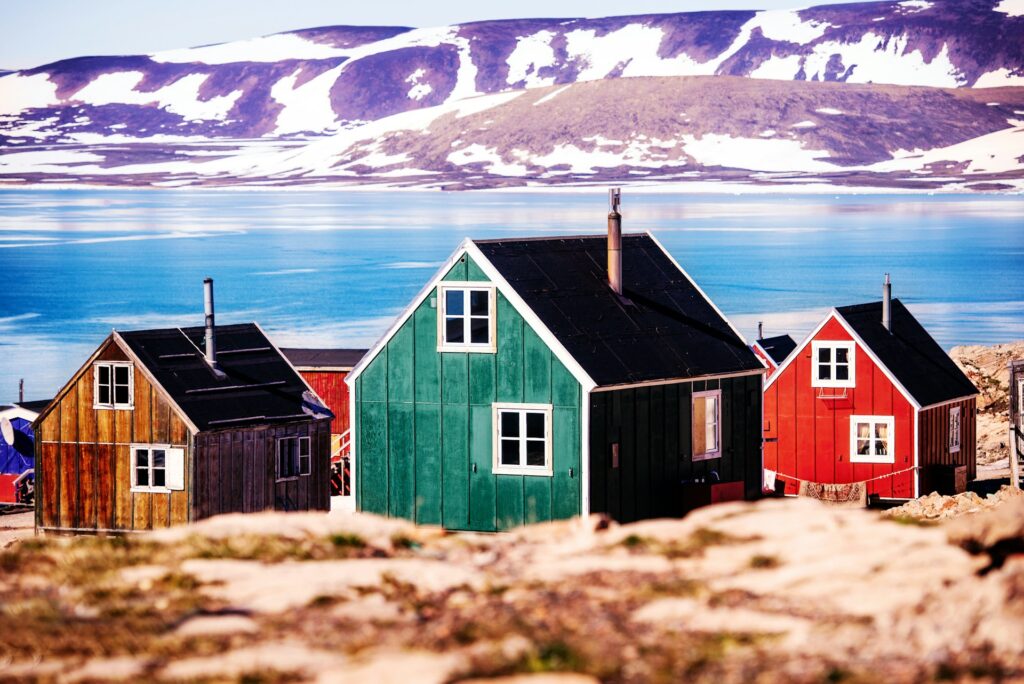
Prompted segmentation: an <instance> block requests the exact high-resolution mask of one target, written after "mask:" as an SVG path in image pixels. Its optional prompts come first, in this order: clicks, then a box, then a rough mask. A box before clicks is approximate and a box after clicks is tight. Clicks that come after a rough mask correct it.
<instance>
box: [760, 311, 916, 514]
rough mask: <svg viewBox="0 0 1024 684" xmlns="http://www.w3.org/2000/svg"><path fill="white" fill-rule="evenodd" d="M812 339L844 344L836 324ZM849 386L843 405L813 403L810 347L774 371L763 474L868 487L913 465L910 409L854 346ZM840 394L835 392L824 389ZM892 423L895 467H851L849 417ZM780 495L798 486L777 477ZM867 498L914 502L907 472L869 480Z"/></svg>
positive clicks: (766, 402) (843, 335) (815, 392)
mask: <svg viewBox="0 0 1024 684" xmlns="http://www.w3.org/2000/svg"><path fill="white" fill-rule="evenodd" d="M814 339H816V340H837V341H851V340H852V339H853V338H852V337H850V335H849V334H848V333H847V332H846V330H845V329H844V328H843V327H842V325H840V324H839V323H838V322H837V321H836V320H835V319H833V320H830V321H829V322H828V323H826V324H825V326H824V327H822V329H821V330H820V331H819V332H818V334H817V336H816V337H815V338H814ZM854 353H855V355H856V360H855V366H856V376H855V377H856V387H853V388H849V389H847V390H846V398H845V399H819V398H818V396H817V395H818V389H817V388H815V387H811V374H812V371H813V365H812V362H811V361H812V360H811V345H810V344H808V345H807V346H806V347H804V348H803V349H802V350H800V351H799V355H798V356H797V358H795V359H793V361H792V362H791V363H790V364H789V366H787V367H786V369H785V370H784V371H781V373H782V374H781V375H779V376H778V377H777V378H776V379H775V381H774V383H773V384H772V386H771V387H769V388H768V390H767V391H766V392H765V396H764V426H763V429H764V437H765V445H764V467H765V468H769V469H771V470H775V471H777V472H779V473H782V474H784V475H790V476H794V477H798V478H801V479H805V480H810V481H813V482H827V483H846V482H857V481H861V480H868V479H871V478H874V477H878V476H880V475H885V474H886V473H895V472H898V471H902V470H906V469H907V468H911V467H912V466H913V465H914V408H913V406H911V404H910V402H908V401H907V400H906V398H905V397H904V396H903V394H902V393H901V392H900V391H899V390H898V389H897V388H896V386H895V385H894V384H893V383H892V382H890V380H889V379H888V378H887V377H886V375H885V373H884V372H883V371H882V369H881V368H879V367H878V366H877V365H876V364H875V363H874V362H873V361H872V360H871V358H870V357H869V356H868V355H867V353H866V352H865V351H864V350H863V349H862V348H861V347H860V346H859V345H857V347H856V349H855V352H854ZM824 391H825V392H826V393H828V394H830V395H832V394H839V393H841V392H842V390H834V389H827V390H824ZM853 415H866V416H893V418H894V422H893V428H894V448H893V451H894V461H895V462H894V463H892V464H874V463H852V462H851V461H850V416H853ZM784 481H785V483H786V493H787V494H795V493H796V492H797V491H798V488H799V487H798V485H797V484H796V483H794V482H792V481H791V480H790V479H788V478H784ZM868 492H869V493H871V494H879V495H880V496H882V497H884V498H897V499H905V498H910V497H912V496H913V495H914V473H913V472H905V473H902V474H900V475H894V476H892V477H883V478H882V479H878V480H874V481H872V482H871V483H870V484H869V485H868Z"/></svg>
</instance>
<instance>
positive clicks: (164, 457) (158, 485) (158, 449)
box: [131, 444, 185, 492]
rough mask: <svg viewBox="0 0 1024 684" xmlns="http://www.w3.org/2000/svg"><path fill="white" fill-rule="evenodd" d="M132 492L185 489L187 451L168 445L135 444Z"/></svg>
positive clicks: (133, 447)
mask: <svg viewBox="0 0 1024 684" xmlns="http://www.w3.org/2000/svg"><path fill="white" fill-rule="evenodd" d="M131 450H132V491H133V492H169V491H180V490H183V489H184V488H185V450H184V449H182V448H180V447H172V446H170V445H167V444H133V445H132V447H131Z"/></svg>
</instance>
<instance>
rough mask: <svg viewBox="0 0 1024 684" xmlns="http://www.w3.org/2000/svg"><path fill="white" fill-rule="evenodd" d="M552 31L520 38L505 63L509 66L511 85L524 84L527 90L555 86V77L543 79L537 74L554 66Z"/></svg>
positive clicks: (508, 80)
mask: <svg viewBox="0 0 1024 684" xmlns="http://www.w3.org/2000/svg"><path fill="white" fill-rule="evenodd" d="M554 37H555V34H554V33H552V32H551V31H538V32H537V33H534V34H533V35H529V36H519V37H518V38H517V42H516V46H515V48H514V49H513V50H512V52H511V53H510V54H509V56H508V59H506V60H505V62H506V63H507V64H508V79H507V82H508V84H509V85H516V84H518V83H519V82H520V81H522V82H524V86H525V87H527V88H542V87H544V86H549V85H553V84H554V82H555V78H554V76H548V77H545V78H541V77H540V76H538V75H537V72H538V71H540V70H541V69H542V68H544V67H550V66H554V64H555V50H554V48H553V47H551V39H552V38H554Z"/></svg>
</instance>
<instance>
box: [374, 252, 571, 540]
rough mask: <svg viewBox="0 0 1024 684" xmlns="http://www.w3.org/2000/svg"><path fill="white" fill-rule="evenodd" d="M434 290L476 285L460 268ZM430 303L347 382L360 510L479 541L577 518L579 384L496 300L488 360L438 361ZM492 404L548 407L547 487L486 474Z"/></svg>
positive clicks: (468, 264)
mask: <svg viewBox="0 0 1024 684" xmlns="http://www.w3.org/2000/svg"><path fill="white" fill-rule="evenodd" d="M445 280H455V281H467V280H469V281H486V277H485V276H484V275H483V273H482V272H481V271H480V269H479V268H478V267H477V265H476V264H474V263H473V262H472V260H471V259H469V258H468V257H466V258H465V259H464V260H463V261H461V262H459V263H457V264H456V265H455V266H454V267H453V268H452V270H451V271H450V272H449V273H448V274H447V275H446V276H445ZM436 296H437V295H436V291H435V293H433V294H432V295H430V296H429V297H428V298H427V299H426V300H424V302H423V303H422V304H421V305H420V306H419V308H418V309H417V310H416V311H415V312H414V313H413V315H412V316H411V317H410V318H409V320H408V321H406V323H405V325H403V326H402V328H401V329H399V331H398V332H397V333H396V334H395V335H394V336H393V337H392V338H391V340H390V341H389V342H388V344H387V346H386V347H385V349H383V350H382V351H381V352H380V354H379V355H378V356H377V357H376V358H375V359H374V360H373V362H372V363H370V364H369V365H368V366H367V367H366V369H365V370H364V371H363V373H362V374H361V375H360V376H359V378H358V379H357V381H356V387H355V393H356V397H355V401H356V402H357V404H356V442H355V443H356V448H357V464H356V472H357V492H356V497H357V505H358V506H359V508H360V510H363V511H367V512H372V513H378V514H381V515H389V516H394V517H402V518H408V519H409V520H413V521H415V522H417V523H420V524H430V525H443V526H445V527H447V528H449V529H460V530H481V531H493V530H504V529H510V528H512V527H516V526H519V525H523V524H526V523H533V522H540V521H545V520H552V519H561V518H569V517H572V516H574V515H579V513H580V496H581V489H580V449H581V445H580V402H581V390H580V386H579V383H578V382H577V381H576V379H575V378H574V377H573V376H572V375H571V374H570V373H569V371H568V370H566V368H565V367H564V366H563V365H562V363H561V362H560V361H558V360H557V359H556V358H555V356H554V355H553V354H552V353H551V351H550V350H549V349H548V348H547V346H546V345H545V344H544V343H543V342H542V341H541V340H540V338H539V337H538V336H537V334H536V333H535V332H534V331H533V330H532V329H531V328H530V327H529V326H528V325H526V323H525V322H524V320H523V319H522V317H521V316H520V315H519V314H518V313H517V312H516V311H515V309H514V308H513V307H512V305H511V304H510V303H509V302H508V301H507V300H506V299H505V298H504V297H503V296H502V295H501V294H500V293H499V294H498V295H497V302H496V315H497V321H496V323H497V330H496V335H497V352H496V353H494V354H476V353H473V354H468V353H450V352H446V353H443V354H442V353H439V352H438V351H437V309H436V308H435V307H436V306H437V302H436ZM494 402H517V403H521V402H527V403H538V404H552V405H553V407H554V408H553V411H552V439H553V445H552V452H553V453H552V459H553V469H554V474H553V476H551V477H538V476H523V475H495V474H493V472H492V424H491V423H492V420H491V415H492V404H493V403H494Z"/></svg>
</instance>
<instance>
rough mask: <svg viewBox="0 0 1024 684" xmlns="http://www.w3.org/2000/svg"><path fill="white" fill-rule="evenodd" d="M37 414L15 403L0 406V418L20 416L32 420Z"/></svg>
mask: <svg viewBox="0 0 1024 684" xmlns="http://www.w3.org/2000/svg"><path fill="white" fill-rule="evenodd" d="M38 416H39V414H38V413H36V412H35V411H29V410H28V409H27V408H23V407H21V406H18V405H17V404H15V405H14V406H11V407H9V408H0V418H21V419H22V420H27V421H28V422H30V423H31V422H32V421H34V420H35V419H36V418H37V417H38Z"/></svg>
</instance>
